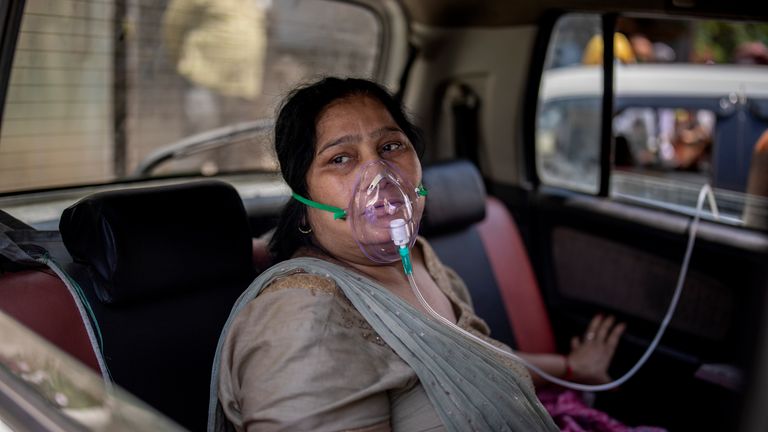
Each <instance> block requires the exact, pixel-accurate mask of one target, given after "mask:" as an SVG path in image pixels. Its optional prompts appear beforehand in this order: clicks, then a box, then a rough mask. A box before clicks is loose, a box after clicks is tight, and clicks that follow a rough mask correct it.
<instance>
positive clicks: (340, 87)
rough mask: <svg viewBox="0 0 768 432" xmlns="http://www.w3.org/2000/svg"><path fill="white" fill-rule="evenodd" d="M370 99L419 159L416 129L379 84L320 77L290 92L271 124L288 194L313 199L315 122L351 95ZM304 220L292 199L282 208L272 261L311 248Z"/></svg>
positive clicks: (271, 246) (420, 146)
mask: <svg viewBox="0 0 768 432" xmlns="http://www.w3.org/2000/svg"><path fill="white" fill-rule="evenodd" d="M356 95H364V96H369V97H372V98H374V99H376V100H378V101H379V102H381V104H382V105H384V107H385V108H386V109H387V111H389V114H390V115H391V116H392V119H394V120H395V122H396V123H397V125H398V127H400V129H402V130H403V132H404V133H405V135H406V136H407V137H408V139H409V140H410V141H411V143H412V144H413V146H414V147H415V149H416V152H417V153H418V154H419V156H421V153H422V151H423V144H422V140H421V134H420V133H419V130H418V129H417V128H416V126H414V125H413V124H412V123H411V122H410V121H409V120H408V119H407V117H406V115H405V112H404V111H403V108H402V105H401V104H400V102H399V101H398V100H396V99H395V98H394V97H393V96H392V95H391V94H390V93H389V92H388V91H387V90H385V89H384V88H383V87H382V86H380V85H378V84H376V83H374V82H371V81H368V80H364V79H358V78H332V77H328V78H323V79H321V80H320V81H317V82H315V83H313V84H309V85H306V86H302V87H299V88H297V89H295V90H293V91H292V92H291V93H290V94H289V95H288V97H286V99H285V101H284V102H283V105H282V107H281V108H280V111H279V113H278V115H277V120H276V121H275V152H276V153H277V160H278V162H279V163H280V171H281V172H282V174H283V178H284V179H285V182H286V183H288V186H289V187H290V188H291V190H292V191H293V192H295V193H297V194H299V195H301V196H304V197H307V198H309V199H312V197H311V196H310V195H309V191H308V190H307V171H308V170H309V167H310V165H311V164H312V159H313V158H314V155H315V145H316V143H315V137H316V131H315V127H316V123H317V119H318V117H319V116H320V114H321V113H322V112H323V110H325V108H326V107H327V106H328V105H330V104H331V103H332V102H334V101H337V100H340V99H345V98H348V97H351V96H356ZM306 221H307V208H306V206H305V205H304V204H301V203H299V202H298V201H296V200H295V199H291V200H289V201H288V203H287V204H286V205H285V207H284V208H283V211H282V213H281V214H280V219H279V220H278V222H277V228H276V229H275V233H274V234H273V236H272V239H271V240H270V242H269V250H270V254H271V255H272V258H273V259H274V260H275V262H277V261H282V260H284V259H287V258H290V257H291V255H293V253H294V252H296V249H298V248H299V247H301V246H304V245H310V244H311V238H310V235H306V234H302V233H300V232H299V225H303V224H305V223H306Z"/></svg>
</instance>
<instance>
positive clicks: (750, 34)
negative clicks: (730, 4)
mask: <svg viewBox="0 0 768 432" xmlns="http://www.w3.org/2000/svg"><path fill="white" fill-rule="evenodd" d="M692 31H693V38H694V52H695V53H696V55H697V56H698V57H711V59H712V60H714V61H715V62H716V63H730V62H732V61H733V56H734V53H735V52H736V49H737V48H738V46H739V45H741V44H743V43H745V42H762V43H764V44H766V45H768V23H736V22H727V21H697V22H694V23H693V28H692Z"/></svg>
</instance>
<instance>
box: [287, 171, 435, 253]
mask: <svg viewBox="0 0 768 432" xmlns="http://www.w3.org/2000/svg"><path fill="white" fill-rule="evenodd" d="M426 195H427V191H426V190H425V189H424V188H423V187H422V186H419V187H416V186H414V185H413V183H411V182H410V181H408V179H406V178H405V177H404V176H403V175H402V174H401V173H400V171H399V170H398V169H397V167H396V166H395V165H394V164H392V163H390V162H387V161H385V160H381V159H378V160H374V161H371V162H369V163H367V164H365V165H363V166H362V167H361V168H360V171H359V172H358V175H357V180H356V181H355V186H354V189H353V191H352V197H351V199H350V201H349V205H348V207H347V209H346V210H345V209H341V208H338V207H333V206H329V205H326V204H321V203H318V202H315V201H312V200H309V199H307V198H305V197H302V196H300V195H298V194H296V193H294V194H293V198H294V199H296V200H297V201H299V202H301V203H303V204H305V205H307V206H310V207H313V208H316V209H320V210H324V211H328V212H331V213H333V215H334V216H333V217H334V219H344V220H346V221H347V222H348V223H349V225H350V229H351V232H352V236H353V237H354V239H355V242H356V243H357V245H358V246H359V247H360V250H361V251H362V252H363V254H364V255H365V256H366V257H367V258H368V259H370V260H371V261H373V262H376V263H380V264H390V263H394V262H397V261H400V260H401V249H402V247H403V246H405V247H406V250H407V249H410V248H411V247H413V244H414V243H415V242H416V233H418V231H419V221H420V220H421V214H422V213H423V212H424V198H423V197H424V196H426ZM394 221H397V224H398V226H399V227H400V229H401V231H402V232H403V235H402V237H401V238H402V241H400V242H399V243H398V244H395V243H393V242H392V238H391V228H390V227H391V223H393V222H394ZM403 242H405V243H403Z"/></svg>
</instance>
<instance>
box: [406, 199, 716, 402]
mask: <svg viewBox="0 0 768 432" xmlns="http://www.w3.org/2000/svg"><path fill="white" fill-rule="evenodd" d="M707 197H709V207H710V210H711V212H712V215H713V216H714V218H715V219H716V220H717V219H719V218H720V215H719V212H718V210H717V205H716V204H715V196H714V194H713V192H712V188H711V187H710V186H709V184H705V185H704V186H702V188H701V190H700V191H699V198H698V202H697V204H696V214H695V215H694V217H693V221H692V222H691V225H690V230H689V232H688V246H687V248H686V250H685V255H684V258H683V264H682V266H681V268H680V274H679V276H678V279H677V286H676V287H675V292H674V294H673V295H672V300H671V301H670V303H669V307H668V308H667V313H666V315H665V316H664V319H663V320H662V322H661V325H660V326H659V330H658V331H657V332H656V336H655V337H654V338H653V340H652V341H651V344H650V345H648V348H647V349H646V350H645V352H644V353H643V355H642V356H641V357H640V359H639V360H638V361H637V363H635V365H634V366H632V368H631V369H629V371H627V372H626V373H625V374H624V375H622V376H621V377H620V378H618V379H616V380H614V381H611V382H609V383H605V384H597V385H590V384H579V383H574V382H571V381H567V380H564V379H561V378H558V377H556V376H553V375H550V374H548V373H546V372H544V371H543V370H541V369H540V368H538V367H536V366H534V365H532V364H531V363H530V362H528V361H526V360H525V359H523V358H522V357H520V356H518V355H517V354H515V353H513V352H512V353H511V352H508V351H505V350H503V349H501V348H498V347H496V346H493V345H491V344H489V343H488V342H486V341H484V340H482V339H480V338H479V337H477V336H475V335H473V334H472V333H469V332H467V331H465V330H464V329H462V328H460V327H459V326H457V325H456V324H454V323H452V322H451V321H449V320H448V319H446V318H445V317H443V316H442V315H440V314H438V313H437V312H435V310H434V309H432V307H431V306H430V305H429V303H427V301H426V299H424V296H422V295H421V291H419V287H418V286H417V285H416V280H415V279H414V278H413V274H412V273H409V272H406V276H407V278H408V282H409V283H410V285H411V290H412V291H413V293H414V295H416V298H417V299H418V300H419V303H421V305H422V306H423V307H424V309H426V310H427V312H429V314H430V315H432V317H433V318H435V319H436V320H438V321H439V322H442V323H443V324H445V325H447V326H448V327H450V328H451V329H453V330H455V331H457V332H459V333H460V334H462V335H464V336H465V337H467V338H468V339H470V340H471V341H474V342H476V343H478V344H480V345H482V346H484V347H486V348H488V349H490V350H492V351H494V352H496V353H498V354H500V355H503V356H506V357H509V358H512V359H514V360H517V361H519V362H521V363H523V364H524V365H525V366H527V367H528V368H529V369H531V370H532V371H534V372H536V373H537V374H539V375H540V376H541V377H542V378H544V379H546V380H547V381H550V382H552V383H554V384H557V385H560V386H563V387H567V388H570V389H573V390H580V391H587V392H598V391H607V390H612V389H615V388H616V387H619V386H620V385H622V384H624V383H625V382H627V380H629V379H630V378H632V376H634V375H635V374H636V373H637V371H638V370H640V368H641V367H643V365H644V364H645V362H646V361H648V358H649V357H650V356H651V354H652V353H653V351H654V350H655V349H656V347H657V346H658V344H659V341H660V340H661V338H662V336H664V332H665V331H666V330H667V326H668V325H669V322H670V321H671V320H672V316H673V315H674V313H675V309H676V308H677V303H678V301H679V300H680V294H682V292H683V285H684V282H685V278H686V275H687V273H688V264H689V262H690V260H691V253H692V252H693V245H694V244H695V243H696V232H697V231H698V228H699V219H700V216H701V211H702V208H703V205H704V199H705V198H707Z"/></svg>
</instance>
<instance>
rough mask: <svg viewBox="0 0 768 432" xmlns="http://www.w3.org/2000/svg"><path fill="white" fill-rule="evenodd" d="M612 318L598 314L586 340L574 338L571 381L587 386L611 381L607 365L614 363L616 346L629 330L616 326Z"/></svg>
mask: <svg viewBox="0 0 768 432" xmlns="http://www.w3.org/2000/svg"><path fill="white" fill-rule="evenodd" d="M614 321H615V320H614V318H613V317H612V316H608V317H603V316H602V315H599V314H598V315H595V317H594V318H592V322H590V323H589V326H588V327H587V331H586V332H585V333H584V337H582V338H579V337H577V336H574V337H573V339H571V353H570V354H568V363H569V364H570V366H571V370H572V372H573V377H572V380H573V381H576V382H581V383H585V384H604V383H607V382H610V381H611V377H610V376H609V375H608V366H609V365H610V364H611V359H612V358H613V353H614V351H616V345H618V343H619V338H620V337H621V334H622V333H623V332H624V328H625V327H626V326H625V325H624V323H620V324H616V325H614Z"/></svg>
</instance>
